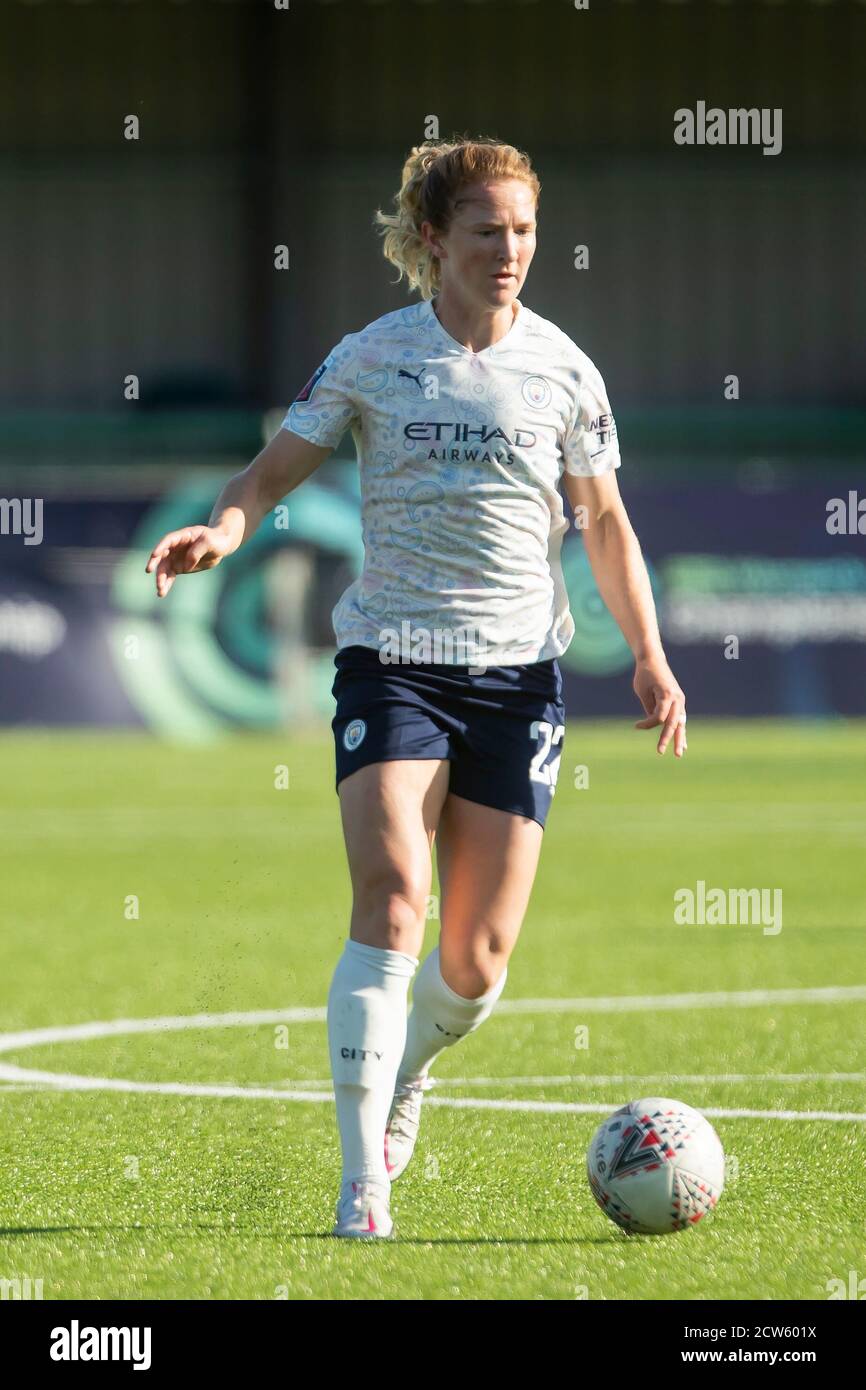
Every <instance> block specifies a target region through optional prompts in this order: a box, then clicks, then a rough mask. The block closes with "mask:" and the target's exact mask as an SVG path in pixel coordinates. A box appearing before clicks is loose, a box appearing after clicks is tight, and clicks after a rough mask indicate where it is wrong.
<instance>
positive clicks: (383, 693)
mask: <svg viewBox="0 0 866 1390" xmlns="http://www.w3.org/2000/svg"><path fill="white" fill-rule="evenodd" d="M334 665H335V666H336V668H337V674H336V676H335V678H334V684H333V687H332V691H331V693H332V694H333V695H334V697H335V699H336V701H337V713H336V715H335V716H334V718H333V720H332V721H331V727H332V729H333V730H334V739H335V743H336V754H337V786H339V785H340V782H341V781H342V780H343V778H344V777H348V776H349V775H350V774H351V773H353V772H357V771H358V769H359V768H361V767H366V766H367V764H368V763H380V762H391V761H393V760H394V759H398V758H447V759H449V761H450V763H451V768H450V776H449V791H452V792H454V794H455V795H456V796H462V797H465V798H466V800H467V801H476V802H480V804H481V805H482V806H493V807H495V808H496V809H497V810H499V811H510V812H512V813H513V814H514V815H518V816H528V817H529V818H530V819H532V820H535V821H538V823H539V825H541V826H543V825H544V822H545V820H546V818H547V812H548V810H549V809H550V802H551V799H552V797H553V793H554V791H555V789H556V776H557V773H558V771H559V759H560V756H561V754H562V740H563V736H564V734H565V707H564V705H563V703H562V674H561V672H560V669H559V663H558V662H557V661H556V660H555V659H552V660H549V661H537V662H531V663H529V664H528V665H525V666H488V667H487V669H486V670H485V671H484V673H483V675H472V674H470V672H469V671H468V669H467V667H466V666H456V665H455V666H452V665H443V664H441V663H438V662H423V663H419V662H412V663H407V664H406V665H386V664H384V663H383V662H381V661H380V660H379V653H378V651H377V650H376V649H374V648H373V647H362V646H351V647H343V648H342V650H340V651H338V652H337V655H336V657H335V658H334Z"/></svg>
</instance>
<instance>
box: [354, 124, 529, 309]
mask: <svg viewBox="0 0 866 1390" xmlns="http://www.w3.org/2000/svg"><path fill="white" fill-rule="evenodd" d="M488 179H522V180H523V182H524V183H526V184H528V185H529V187H530V188H531V189H532V192H533V194H534V197H535V203H536V207H537V205H538V198H539V194H540V192H541V184H540V183H539V180H538V177H537V175H536V174H535V172H534V170H533V168H532V165H531V163H530V160H529V156H528V155H526V154H524V153H523V152H522V151H521V150H518V149H516V148H515V146H514V145H503V144H502V143H501V142H500V141H498V140H493V139H487V138H485V137H482V138H481V139H479V140H469V139H466V138H463V139H455V140H451V141H448V140H425V141H424V143H423V144H422V145H415V146H414V147H413V149H412V150H411V151H410V153H409V156H408V158H407V160H406V163H405V164H404V165H403V177H402V179H401V183H400V191H399V193H397V194H395V196H394V202H395V204H396V207H397V211H396V212H395V213H387V212H382V211H381V209H378V210H377V211H376V215H375V217H374V219H373V222H374V226H376V228H377V230H378V231H379V233H380V234H381V235H382V238H383V245H382V250H383V252H384V254H385V257H386V259H387V260H389V261H390V262H391V263H392V265H395V266H396V267H397V269H398V271H399V272H400V273H399V275H398V276H397V280H396V281H395V282H394V283H395V284H397V283H399V281H400V280H402V278H403V276H404V275H405V276H406V279H407V280H408V282H409V290H410V292H411V291H412V290H420V291H421V297H422V299H432V298H433V295H434V294H436V293H437V292H438V290H439V289H440V288H441V274H440V267H439V258H438V256H435V255H434V254H433V253H432V251H431V250H430V248H429V246H428V245H427V244H426V242H425V241H424V239H423V238H422V236H421V225H422V223H424V222H430V223H431V224H432V226H433V227H434V228H435V230H436V231H437V232H438V233H440V234H441V235H444V234H445V233H446V232H447V231H448V228H449V226H450V223H451V218H452V216H453V214H454V211H455V208H456V205H457V203H458V202H459V201H460V200H459V198H458V194H459V193H460V190H461V188H463V187H465V186H466V185H468V184H473V183H481V182H483V181H485V180H488Z"/></svg>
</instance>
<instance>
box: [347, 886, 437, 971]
mask: <svg viewBox="0 0 866 1390" xmlns="http://www.w3.org/2000/svg"><path fill="white" fill-rule="evenodd" d="M426 906H427V895H426V892H425V891H424V889H423V885H422V884H420V883H415V882H414V881H413V880H412V879H411V878H409V877H408V876H406V875H404V874H401V873H394V872H388V873H380V874H370V875H369V876H368V877H367V878H365V880H364V882H363V883H362V884H361V885H360V886H359V888H358V890H357V891H356V894H355V904H354V916H355V917H356V919H357V922H358V925H359V926H360V927H362V928H363V930H365V931H366V932H367V933H369V934H370V935H371V936H374V937H375V938H376V941H375V944H376V945H378V946H382V947H384V948H385V949H386V950H390V951H408V952H409V953H410V954H414V953H415V952H416V950H417V947H418V940H417V937H418V932H419V930H423V924H424V920H425V913H426Z"/></svg>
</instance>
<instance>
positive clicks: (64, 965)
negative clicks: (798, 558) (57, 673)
mask: <svg viewBox="0 0 866 1390" xmlns="http://www.w3.org/2000/svg"><path fill="white" fill-rule="evenodd" d="M689 743H690V746H689V751H688V754H687V755H686V758H685V759H684V760H683V762H682V763H675V762H674V759H673V756H672V752H671V751H670V750H669V751H668V753H667V755H666V756H665V757H664V758H659V757H657V756H656V754H655V752H654V736H652V735H649V734H645V733H640V732H635V731H633V730H632V729H631V727H630V725H629V723H628V721H624V722H623V723H622V724H620V723H617V724H613V723H605V724H580V723H571V724H570V725H569V728H568V732H567V735H566V739H565V747H564V754H563V759H562V766H561V772H560V778H559V786H558V791H557V795H556V800H555V802H554V805H553V809H552V812H551V816H550V820H549V822H548V828H547V831H546V833H545V842H544V847H543V851H542V860H541V866H540V869H539V874H538V878H537V881H536V887H535V891H534V894H533V898H532V901H531V904H530V908H529V912H528V914H527V918H526V921H525V924H524V928H523V933H522V936H521V940H520V942H519V943H518V947H517V950H516V952H515V954H514V956H513V958H512V962H511V966H510V970H509V979H508V986H507V990H506V994H505V996H504V1003H505V1007H504V1008H502V1009H501V1010H500V1011H499V1012H497V1013H496V1014H495V1015H494V1017H493V1018H492V1019H491V1020H490V1021H489V1022H488V1023H487V1024H485V1026H484V1027H483V1028H482V1029H480V1030H479V1032H478V1033H477V1034H475V1035H474V1036H472V1037H471V1038H469V1039H467V1040H466V1042H465V1043H463V1044H461V1045H459V1046H457V1047H455V1048H452V1049H450V1050H449V1051H448V1052H447V1053H446V1054H445V1055H444V1056H443V1057H442V1058H441V1059H440V1061H439V1063H438V1064H437V1065H436V1067H435V1068H434V1074H435V1075H436V1076H437V1077H438V1078H440V1080H441V1084H440V1086H439V1088H438V1090H437V1091H435V1092H434V1093H433V1096H432V1097H431V1100H439V1101H440V1102H442V1103H440V1104H425V1113H424V1118H423V1124H422V1131H421V1138H420V1141H419V1146H418V1150H417V1151H416V1155H415V1157H414V1159H413V1161H412V1164H411V1166H410V1168H409V1169H408V1171H407V1173H406V1175H405V1176H404V1177H403V1178H402V1179H400V1181H399V1182H398V1183H396V1184H395V1187H394V1192H393V1201H392V1207H393V1211H394V1216H395V1223H396V1235H397V1238H396V1239H395V1240H394V1241H390V1242H382V1243H381V1244H379V1243H376V1244H372V1245H371V1244H368V1243H366V1242H343V1241H335V1240H334V1239H332V1238H331V1237H330V1236H329V1235H328V1232H329V1231H330V1228H331V1225H332V1220H333V1205H334V1199H335V1197H336V1191H337V1186H338V1180H339V1153H338V1145H337V1134H336V1125H335V1117H334V1112H333V1106H332V1104H331V1102H330V1101H329V1100H327V1099H315V1098H314V1097H317V1096H319V1097H320V1096H321V1095H322V1093H323V1092H326V1091H327V1089H328V1085H329V1083H328V1060H327V1045H326V1034H325V1027H324V1023H323V1022H322V1010H323V1006H324V1003H325V999H326V994H327V989H328V984H329V981H330V977H331V973H332V971H333V968H334V964H335V962H336V959H337V957H338V955H339V953H340V951H341V949H342V943H343V941H344V939H345V936H346V932H347V923H348V911H349V903H350V895H349V880H348V872H347V869H346V865H345V857H344V851H343V846H342V838H341V832H340V821H339V809H338V802H337V798H336V796H335V794H334V790H333V781H332V760H333V752H332V747H331V743H330V732H329V731H328V730H327V729H326V730H324V731H323V732H322V733H320V734H314V735H312V736H304V737H303V738H300V737H291V736H288V735H287V736H285V737H280V736H276V735H258V734H242V735H237V736H234V737H232V738H230V739H228V740H226V741H225V742H224V743H222V744H218V745H215V746H213V747H205V748H189V747H174V746H172V745H170V744H167V743H158V742H156V741H154V740H151V739H149V738H147V737H145V736H139V735H137V734H133V733H129V734H88V733H68V734H67V733H60V734H55V733H47V732H46V733H39V732H29V731H15V730H7V731H6V732H5V733H4V734H3V736H2V737H0V766H2V769H3V775H2V778H0V931H2V954H0V1032H2V1033H3V1034H4V1035H8V1034H11V1033H22V1032H28V1031H29V1030H46V1029H52V1028H54V1029H64V1028H66V1029H68V1028H69V1027H70V1026H71V1025H76V1024H87V1023H94V1022H110V1021H112V1020H122V1019H131V1020H147V1019H154V1018H160V1017H185V1016H190V1015H201V1016H204V1017H203V1019H202V1020H200V1022H201V1023H203V1024H204V1025H207V1024H208V1023H209V1024H210V1026H195V1027H185V1028H176V1029H171V1030H169V1029H166V1028H151V1029H147V1028H145V1029H143V1030H139V1031H123V1030H114V1031H111V1032H108V1033H106V1031H105V1030H102V1033H101V1035H100V1034H99V1030H96V1032H95V1035H94V1036H87V1035H86V1034H84V1035H78V1036H76V1035H73V1036H71V1037H69V1036H61V1037H56V1038H54V1039H53V1040H52V1038H51V1036H50V1035H48V1036H40V1037H39V1038H37V1039H36V1040H35V1042H34V1041H33V1040H30V1042H31V1045H25V1044H26V1043H27V1041H28V1040H26V1039H25V1040H19V1043H18V1045H16V1046H14V1047H11V1048H10V1047H9V1046H8V1040H7V1044H3V1040H2V1039H0V1045H2V1047H3V1050H2V1051H0V1066H2V1071H0V1116H2V1123H0V1175H2V1176H0V1279H6V1280H10V1279H15V1278H24V1277H25V1276H29V1277H30V1279H31V1280H33V1281H35V1280H41V1281H42V1285H41V1287H42V1296H43V1297H44V1298H45V1299H59V1298H83V1299H97V1298H100V1299H109V1298H123V1299H139V1298H192V1299H209V1298H243V1299H274V1298H281V1297H288V1298H292V1299H307V1298H311V1299H312V1298H316V1299H319V1298H329V1299H330V1298H340V1299H342V1298H347V1299H359V1298H375V1299H385V1298H401V1299H405V1298H409V1299H513V1298H518V1299H575V1298H589V1299H675V1298H686V1299H745V1298H749V1299H781V1298H793V1299H825V1298H827V1297H828V1285H829V1283H830V1281H832V1280H834V1279H837V1280H842V1281H844V1282H845V1283H846V1284H847V1282H848V1279H849V1272H850V1271H851V1270H855V1271H857V1276H858V1278H863V1277H864V1276H866V1193H864V1188H866V1183H864V1168H866V1123H864V1122H863V1121H864V1112H866V1099H864V1086H863V1081H864V1074H866V1062H864V1055H863V1053H864V1042H863V1039H864V1006H866V990H863V988H862V987H863V986H866V935H864V926H866V876H864V875H863V872H862V862H863V861H862V847H863V843H864V838H866V834H864V832H866V800H864V787H863V768H864V765H866V764H864V753H866V730H864V727H863V726H862V725H861V724H857V723H844V722H842V721H840V722H834V723H830V724H826V725H825V724H808V723H802V724H769V723H767V724H763V723H760V724H748V725H742V724H736V725H734V724H723V723H715V724H710V723H705V724H702V723H701V721H700V720H699V719H697V718H694V717H693V718H692V721H691V722H690V725H689ZM280 765H285V766H286V767H287V768H288V773H289V778H288V780H289V785H288V788H287V789H277V787H276V786H275V778H276V775H277V774H276V772H275V769H276V768H278V766H280ZM578 765H582V766H585V767H586V768H587V769H588V777H589V785H588V786H576V785H575V781H576V780H577V781H578V782H580V781H581V780H584V779H581V778H580V777H578V778H577V779H576V778H575V768H576V767H577V766H578ZM698 880H703V881H704V882H705V883H706V885H707V887H708V888H709V887H722V888H724V889H729V888H751V887H759V888H768V889H775V888H778V889H781V890H782V894H783V925H782V930H781V931H780V932H778V933H777V934H768V933H765V932H764V930H763V929H762V926H761V925H760V924H754V925H743V926H734V925H712V926H711V925H703V926H702V925H694V926H688V925H677V924H676V923H675V922H674V894H675V892H676V891H677V890H678V889H680V888H684V887H685V888H687V887H691V888H694V887H695V885H696V883H697V882H698ZM435 887H436V885H435V882H434V891H435ZM136 900H137V909H136ZM136 911H137V915H136ZM437 931H438V922H437V921H436V920H435V919H433V918H431V920H430V921H429V923H428V933H427V938H426V942H425V949H429V948H430V947H431V946H432V945H433V944H434V943H435V940H436V933H437ZM857 987H861V988H860V989H859V991H858V988H857ZM785 990H787V991H790V992H791V993H790V994H789V995H787V996H782V997H779V996H778V995H777V994H776V992H778V991H785ZM809 990H812V991H816V990H826V991H828V993H827V994H824V995H818V996H816V995H811V996H810V995H808V994H806V993H804V992H805V991H809ZM846 990H847V991H848V992H847V994H846V993H845V991H846ZM733 991H739V992H742V994H741V996H740V997H739V998H737V999H736V1000H733V1001H732V1000H725V999H724V998H723V999H716V1000H715V1001H710V1000H706V999H697V1000H693V1001H691V1002H689V1001H683V1000H682V999H681V998H676V999H673V1000H671V1001H670V1002H669V1003H667V1004H664V1003H658V1002H656V1003H653V1002H652V1000H653V998H655V997H656V996H682V995H688V994H693V995H698V996H704V995H707V994H716V995H719V994H721V995H726V994H729V993H730V992H733ZM759 991H768V992H770V994H769V995H768V996H767V997H764V998H761V996H760V995H759V994H758V993H757V992H759ZM623 998H632V999H634V1000H635V1001H636V1004H635V1006H634V1007H631V1008H623V1007H622V1006H621V1005H618V1004H617V1001H618V1000H620V999H623ZM598 1000H608V1001H609V1002H608V1003H607V1004H601V1005H599V1004H593V1003H592V1002H591V1001H598ZM518 1001H538V1002H536V1003H534V1004H530V1005H529V1006H528V1007H527V1006H526V1005H525V1004H524V1006H523V1007H520V1006H519V1004H518ZM563 1001H564V1002H563ZM569 1001H573V1002H569ZM582 1001H585V1002H582ZM299 1008H309V1009H311V1010H313V1011H315V1012H314V1013H313V1014H312V1016H311V1017H309V1018H297V1019H296V1020H295V1021H292V1022H289V1023H288V1024H285V1025H283V1026H282V1027H281V1025H280V1023H279V1022H278V1021H274V1020H273V1019H267V1018H266V1020H265V1021H260V1022H255V1021H250V1020H247V1021H238V1020H234V1022H233V1026H230V1024H231V1023H232V1021H231V1020H224V1021H223V1023H222V1024H220V1022H219V1020H215V1019H214V1018H213V1017H212V1016H213V1015H225V1014H235V1013H237V1014H245V1013H250V1012H254V1011H273V1012H275V1013H279V1011H281V1010H288V1009H299ZM209 1016H211V1017H209ZM21 1070H24V1071H27V1072H28V1073H32V1072H37V1073H39V1074H40V1076H41V1077H42V1078H43V1079H42V1080H34V1079H33V1078H32V1077H30V1076H22V1075H21V1074H20V1072H21ZM46 1075H53V1076H65V1077H78V1078H103V1079H106V1080H119V1081H125V1082H137V1083H140V1085H141V1089H140V1090H111V1089H105V1088H103V1087H100V1086H99V1085H98V1084H97V1085H96V1086H95V1087H92V1088H90V1089H86V1088H85V1087H86V1082H84V1081H77V1082H74V1083H67V1086H66V1088H61V1087H59V1086H57V1085H53V1084H51V1083H50V1082H47V1081H46V1080H45V1079H44V1078H45V1076H46ZM155 1083H163V1084H164V1083H177V1085H178V1087H179V1090H178V1091H176V1092H172V1091H170V1090H169V1091H163V1092H156V1091H153V1090H148V1089H147V1087H148V1085H153V1084H155ZM196 1086H198V1087H200V1088H207V1087H222V1088H223V1089H222V1091H217V1092H213V1091H212V1092H207V1091H205V1093H203V1094H194V1093H192V1094H191V1093H188V1092H189V1091H190V1090H194V1088H195V1087H196ZM282 1091H288V1092H292V1093H293V1095H294V1096H297V1097H298V1098H295V1099H289V1098H285V1097H282V1096H281V1095H280V1092H282ZM238 1092H240V1094H237V1093H238ZM246 1092H251V1094H246ZM305 1093H308V1094H309V1095H310V1097H311V1098H310V1099H309V1100H305V1099H304V1098H303V1094H305ZM653 1094H655V1095H662V1096H665V1095H668V1096H674V1097H676V1098H678V1099H680V1100H683V1101H685V1102H686V1103H688V1104H690V1105H693V1106H696V1107H697V1108H698V1109H701V1110H709V1111H712V1110H714V1109H716V1110H722V1111H728V1112H732V1111H740V1112H759V1113H758V1114H748V1113H746V1114H727V1115H724V1116H718V1117H712V1116H711V1118H712V1122H713V1124H714V1125H715V1127H716V1129H717V1131H718V1133H719V1135H720V1137H721V1139H722V1142H723V1144H724V1146H725V1150H726V1152H727V1154H728V1159H729V1164H730V1172H729V1176H728V1182H727V1186H726V1190H725V1193H724V1195H723V1197H722V1199H721V1201H720V1203H719V1206H718V1208H717V1210H716V1212H715V1214H714V1215H713V1216H712V1217H711V1218H709V1219H707V1220H706V1221H704V1222H702V1223H701V1224H700V1225H699V1226H697V1227H695V1228H694V1229H691V1230H688V1231H684V1232H682V1233H679V1234H677V1235H673V1236H667V1237H655V1238H653V1237H628V1236H625V1235H623V1234H622V1233H621V1232H619V1231H618V1230H617V1229H616V1228H615V1227H614V1226H613V1225H612V1224H611V1223H610V1222H609V1221H608V1220H607V1219H606V1217H605V1216H604V1215H603V1214H602V1212H601V1211H599V1209H598V1208H597V1207H596V1205H595V1203H594V1202H593V1200H592V1197H591V1194H590V1192H589V1188H588V1186H587V1183H586V1179H585V1172H584V1156H585V1152H586V1148H587V1144H588V1142H589V1139H590V1136H591V1134H592V1132H593V1130H594V1128H595V1127H596V1126H597V1125H598V1124H599V1122H600V1120H601V1118H602V1107H610V1108H613V1107H614V1106H616V1105H619V1104H621V1103H623V1102H624V1101H625V1100H628V1099H633V1098H636V1097H638V1096H641V1095H653ZM461 1099H462V1100H464V1101H466V1102H467V1104H466V1105H465V1106H456V1105H453V1104H448V1103H446V1102H449V1101H455V1100H461ZM491 1101H505V1102H509V1103H510V1104H509V1105H506V1106H504V1107H501V1108H499V1107H496V1106H491V1105H490V1104H489V1103H488V1104H485V1102H491ZM549 1103H554V1107H555V1106H565V1107H567V1106H568V1105H589V1106H597V1107H598V1111H597V1112H596V1113H585V1112H583V1111H580V1110H569V1109H567V1108H560V1109H557V1108H553V1109H545V1108H544V1105H545V1104H549ZM803 1112H819V1113H820V1114H821V1115H822V1116H826V1118H808V1117H805V1118H800V1116H803ZM834 1116H835V1117H846V1118H833V1117H834Z"/></svg>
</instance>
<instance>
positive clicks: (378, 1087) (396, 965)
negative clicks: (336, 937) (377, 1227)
mask: <svg viewBox="0 0 866 1390" xmlns="http://www.w3.org/2000/svg"><path fill="white" fill-rule="evenodd" d="M417 967H418V961H417V959H416V957H415V956H409V955H406V954H405V953H404V952H403V951H388V950H386V949H384V948H383V947H379V946H364V945H362V944H361V943H360V942H359V941H352V940H349V941H347V942H346V947H345V950H344V951H343V954H342V956H341V957H340V959H339V961H338V962H337V968H336V970H335V971H334V977H333V979H332V981H331V988H330V990H329V992H328V1046H329V1049H330V1053H331V1074H332V1075H333V1078H334V1094H335V1096H336V1100H337V1125H338V1127H339V1130H340V1143H341V1145H342V1149H343V1181H342V1188H341V1194H342V1195H345V1193H346V1192H347V1191H348V1190H349V1187H350V1185H351V1183H352V1182H377V1183H380V1184H381V1185H382V1186H383V1187H384V1188H385V1190H386V1191H387V1190H388V1189H389V1188H390V1185H391V1184H390V1178H389V1177H388V1170H387V1168H386V1167H385V1125H386V1124H387V1123H388V1112H389V1110H390V1108H391V1100H392V1098H393V1095H394V1084H395V1081H396V1079H397V1067H398V1066H399V1064H400V1058H401V1056H402V1054H403V1048H404V1046H405V1043H406V999H407V995H408V993H409V981H410V980H411V979H412V976H413V975H414V974H415V971H416V969H417Z"/></svg>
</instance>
